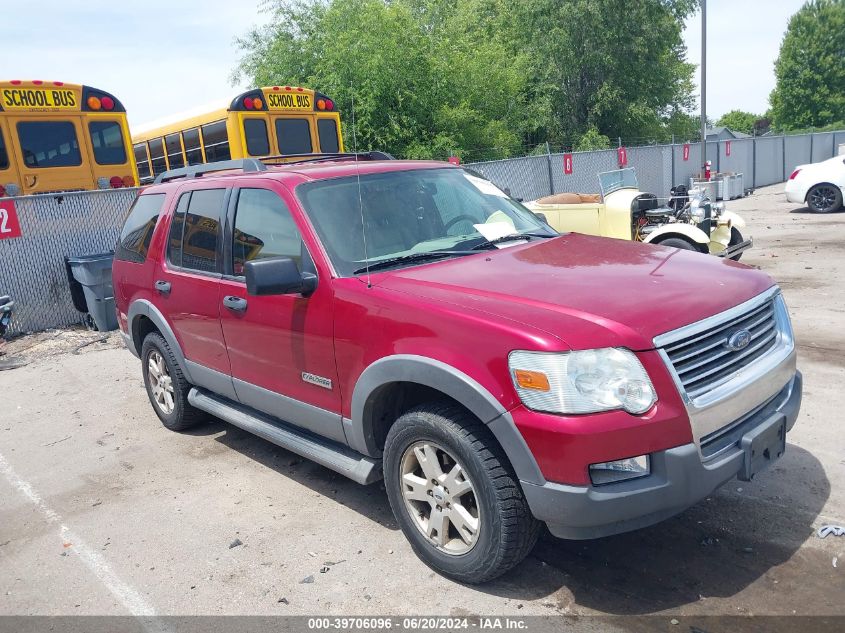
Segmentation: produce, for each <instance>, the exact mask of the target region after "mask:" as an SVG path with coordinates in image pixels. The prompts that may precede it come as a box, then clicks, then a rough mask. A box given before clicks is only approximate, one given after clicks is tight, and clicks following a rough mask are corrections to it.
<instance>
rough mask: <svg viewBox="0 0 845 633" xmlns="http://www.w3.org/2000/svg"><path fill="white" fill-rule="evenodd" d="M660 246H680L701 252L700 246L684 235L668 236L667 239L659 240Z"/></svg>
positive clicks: (683, 248) (682, 248) (686, 249)
mask: <svg viewBox="0 0 845 633" xmlns="http://www.w3.org/2000/svg"><path fill="white" fill-rule="evenodd" d="M657 244H660V246H671V247H672V248H680V249H681V250H684V251H694V252H696V253H700V252H701V251H700V250H699V248H698V247H697V246H696V245H695V244H693V243H692V242H690V241H688V240H685V239H684V238H682V237H667V238H666V239H665V240H660V241H659V242H657Z"/></svg>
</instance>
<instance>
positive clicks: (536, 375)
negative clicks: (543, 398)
mask: <svg viewBox="0 0 845 633" xmlns="http://www.w3.org/2000/svg"><path fill="white" fill-rule="evenodd" d="M513 375H514V378H516V384H518V385H519V386H520V387H522V388H523V389H534V390H535V391H549V390H550V387H549V379H548V377H547V376H546V374H544V373H542V372H539V371H528V370H527V369H514V370H513Z"/></svg>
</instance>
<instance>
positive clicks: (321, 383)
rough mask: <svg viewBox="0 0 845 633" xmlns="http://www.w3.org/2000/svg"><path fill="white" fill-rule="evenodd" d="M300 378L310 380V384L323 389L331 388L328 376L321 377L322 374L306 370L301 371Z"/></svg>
mask: <svg viewBox="0 0 845 633" xmlns="http://www.w3.org/2000/svg"><path fill="white" fill-rule="evenodd" d="M302 380H303V381H305V382H310V383H311V384H312V385H317V386H318V387H322V388H323V389H331V388H332V381H331V380H329V379H328V378H323V377H322V376H317V375H315V374H309V373H308V372H306V371H304V372H302Z"/></svg>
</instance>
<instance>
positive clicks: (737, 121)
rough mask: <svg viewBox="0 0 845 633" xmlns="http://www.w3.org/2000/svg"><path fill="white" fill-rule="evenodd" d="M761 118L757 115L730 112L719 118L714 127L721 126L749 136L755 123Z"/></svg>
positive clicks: (735, 111) (736, 111) (738, 111)
mask: <svg viewBox="0 0 845 633" xmlns="http://www.w3.org/2000/svg"><path fill="white" fill-rule="evenodd" d="M762 118H763V117H762V115H759V114H753V113H751V112H744V111H742V110H731V111H730V112H726V113H725V114H723V115H722V116H721V117H719V120H718V121H716V125H723V126H725V127H727V128H730V129H732V130H733V131H734V132H744V133H745V134H751V133H752V132H754V128H755V126H756V125H757V121H760V120H761V119H762Z"/></svg>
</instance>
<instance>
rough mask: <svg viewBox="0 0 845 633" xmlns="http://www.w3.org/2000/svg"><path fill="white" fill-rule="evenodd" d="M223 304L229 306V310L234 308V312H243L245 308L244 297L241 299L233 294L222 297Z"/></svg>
mask: <svg viewBox="0 0 845 633" xmlns="http://www.w3.org/2000/svg"><path fill="white" fill-rule="evenodd" d="M223 305H224V306H226V307H227V308H229V309H230V310H234V311H235V312H243V311H244V310H246V299H242V298H241V297H235V296H233V295H228V296H226V297H223Z"/></svg>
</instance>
